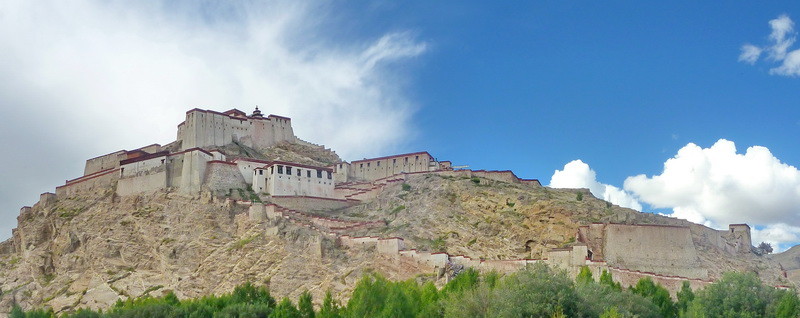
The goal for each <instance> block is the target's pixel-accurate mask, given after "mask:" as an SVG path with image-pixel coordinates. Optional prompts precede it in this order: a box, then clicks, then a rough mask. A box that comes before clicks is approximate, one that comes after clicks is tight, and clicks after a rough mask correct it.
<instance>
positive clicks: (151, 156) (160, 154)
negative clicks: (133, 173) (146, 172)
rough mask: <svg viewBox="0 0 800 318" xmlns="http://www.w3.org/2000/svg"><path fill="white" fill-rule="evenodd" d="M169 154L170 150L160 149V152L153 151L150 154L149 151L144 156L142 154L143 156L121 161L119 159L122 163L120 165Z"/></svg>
mask: <svg viewBox="0 0 800 318" xmlns="http://www.w3.org/2000/svg"><path fill="white" fill-rule="evenodd" d="M143 152H144V151H143ZM145 153H146V152H145ZM167 155H169V151H166V150H164V151H159V152H156V153H152V154H148V153H146V155H144V156H141V157H136V158H131V159H125V160H120V161H119V165H120V166H122V165H127V164H130V163H134V162H139V161H145V160H150V159H153V158H158V157H166V156H167Z"/></svg>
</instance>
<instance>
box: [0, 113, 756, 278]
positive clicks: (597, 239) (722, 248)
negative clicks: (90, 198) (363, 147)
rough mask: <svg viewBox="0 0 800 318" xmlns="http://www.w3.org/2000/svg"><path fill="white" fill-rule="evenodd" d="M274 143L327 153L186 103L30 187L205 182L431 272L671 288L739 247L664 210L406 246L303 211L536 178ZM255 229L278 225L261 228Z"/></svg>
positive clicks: (725, 234)
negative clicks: (500, 252)
mask: <svg viewBox="0 0 800 318" xmlns="http://www.w3.org/2000/svg"><path fill="white" fill-rule="evenodd" d="M278 145H290V146H292V147H295V146H296V147H303V149H311V150H313V151H315V152H320V153H325V154H328V155H330V157H331V158H333V157H335V158H338V156H335V153H333V152H332V151H331V150H330V149H327V148H325V147H324V146H321V145H316V144H313V143H310V142H307V141H303V140H301V139H299V138H298V137H297V136H295V134H294V130H293V128H292V122H291V119H290V118H286V117H281V116H276V115H268V116H264V115H263V114H262V113H261V112H260V111H259V109H258V108H256V109H255V111H254V112H253V113H252V114H250V115H247V114H246V113H245V112H242V111H240V110H237V109H232V110H229V111H225V112H216V111H211V110H202V109H192V110H189V111H187V112H186V117H185V119H184V121H183V122H182V123H180V124H179V125H178V126H177V138H176V140H175V141H174V142H171V143H169V144H167V145H163V146H162V145H158V144H153V145H149V146H145V147H141V148H138V149H134V150H119V151H116V152H113V153H109V154H106V155H102V156H99V157H95V158H91V159H88V160H87V161H86V165H85V169H84V173H83V176H81V177H78V178H75V179H72V180H67V181H66V182H65V184H64V185H62V186H59V187H57V188H56V191H55V192H56V193H55V194H53V193H45V194H42V197H41V200H40V203H38V204H39V205H47V204H48V202H53V201H54V200H57V199H62V198H70V197H78V196H82V195H84V194H87V193H92V192H95V191H98V189H113V191H114V194H115V196H117V197H121V198H125V197H133V196H136V195H141V194H147V193H153V192H158V191H166V192H170V193H177V194H181V195H184V196H187V197H193V198H197V197H200V196H201V195H202V194H203V193H211V194H212V195H213V196H215V197H219V198H225V199H224V200H227V201H228V202H229V204H232V205H239V206H241V205H245V206H246V207H247V209H248V214H247V215H248V217H249V219H250V220H252V221H256V222H277V221H288V222H290V223H293V224H295V225H298V226H301V227H304V228H307V229H309V230H310V231H312V232H314V233H319V238H318V239H316V240H312V241H314V242H316V243H313V244H312V245H314V244H316V245H314V246H316V252H315V253H318V254H320V255H321V254H322V253H323V252H322V250H321V249H322V244H321V243H320V242H321V241H320V240H322V239H323V238H324V239H333V240H334V241H335V242H337V243H336V244H338V245H339V246H344V247H355V246H361V245H372V246H375V247H376V249H377V251H378V252H379V253H382V254H389V255H391V256H392V257H403V258H408V259H413V260H415V261H418V262H420V263H423V264H427V265H430V266H431V267H433V268H434V269H436V270H439V271H445V270H447V269H452V268H454V267H458V266H461V267H464V266H466V267H474V268H479V269H481V270H499V271H512V270H517V269H519V268H521V267H524V266H525V265H526V264H530V263H536V262H547V263H548V264H550V265H551V266H556V267H561V268H564V269H566V270H568V271H570V272H571V273H573V274H575V273H577V272H578V270H579V269H580V268H581V267H584V266H586V267H589V268H590V269H591V270H592V271H594V272H595V274H596V275H597V276H599V274H600V272H601V271H603V270H607V271H611V272H612V273H613V274H614V275H615V276H614V277H615V279H616V280H618V281H620V282H622V283H623V285H626V286H627V285H632V284H635V283H636V281H637V280H638V279H639V278H641V277H651V278H653V279H654V280H656V281H658V282H660V283H662V284H664V285H665V286H667V287H668V288H669V289H670V290H672V291H673V292H674V291H675V290H677V288H679V287H680V282H682V281H684V280H689V281H690V282H691V283H692V286H694V287H697V286H703V285H704V284H707V283H708V282H709V279H711V278H712V277H710V275H709V272H708V270H707V269H706V268H704V267H703V264H702V260H701V257H700V254H701V252H704V251H706V250H708V249H713V250H714V251H717V252H719V253H725V254H726V255H730V256H735V255H744V254H749V253H751V241H750V228H749V226H747V225H746V224H734V225H731V226H730V228H729V229H728V230H724V231H718V230H714V229H711V228H708V227H705V226H702V225H697V224H690V223H688V222H685V221H680V220H675V219H670V220H668V221H664V222H666V223H665V224H667V223H669V225H656V224H615V223H609V222H606V223H583V224H587V225H584V226H581V227H579V228H577V229H575V230H576V234H575V238H574V239H573V240H572V241H571V242H572V244H569V245H568V246H567V247H562V248H553V249H549V250H548V251H547V252H546V253H544V254H541V255H540V256H541V257H540V258H538V259H534V258H533V257H531V258H530V259H510V260H484V259H474V258H470V257H466V256H459V255H450V254H447V253H432V252H423V251H417V250H415V249H407V248H406V243H405V242H404V240H403V239H402V238H399V237H391V238H381V237H376V236H361V237H359V236H352V235H351V231H355V230H360V229H368V228H373V227H383V226H386V221H384V220H369V221H352V220H344V219H337V218H335V217H333V216H332V215H331V217H323V216H320V215H319V214H314V213H309V211H321V210H335V209H340V208H344V207H352V206H354V205H357V204H359V203H360V202H366V201H369V200H371V199H374V198H376V197H377V196H378V195H379V194H380V193H381V191H383V190H384V189H385V188H386V187H387V186H388V185H391V184H396V183H397V182H406V180H408V179H409V178H412V177H414V176H417V175H437V176H440V177H442V178H451V179H456V178H461V179H470V180H471V181H472V182H475V183H476V184H480V183H482V182H484V181H482V180H484V179H485V180H491V181H492V182H500V183H506V184H516V185H519V186H521V187H532V188H542V186H541V184H540V183H539V181H538V180H536V179H521V178H519V177H517V176H516V175H515V174H514V173H513V172H511V171H484V170H465V169H453V166H452V164H451V162H449V161H440V160H437V159H436V158H435V157H433V156H432V155H431V154H430V153H428V152H425V151H421V152H414V153H406V154H398V155H391V156H385V157H378V158H369V159H362V160H356V161H352V162H346V161H343V160H335V161H331V162H322V161H319V160H316V161H315V160H310V159H309V160H299V159H298V160H293V159H292V158H289V157H287V158H283V157H280V156H277V157H273V158H260V157H259V154H260V153H261V152H262V151H263V150H265V149H268V148H270V147H275V146H278ZM404 185H405V184H404ZM244 189H247V190H244ZM235 191H239V192H240V193H239V194H240V195H239V197H238V198H237V199H233V198H232V195H235V194H236V193H234V192H235ZM245 191H246V192H247V193H244V192H245ZM454 199H455V198H454ZM510 206H512V207H513V205H510ZM609 207H610V205H609ZM31 210H32V208H31V207H23V208H22V211H21V213H20V217H19V218H18V220H19V221H20V222H22V221H23V220H25V219H26V218H29V216H30V214H31ZM664 219H665V220H666V219H668V218H664ZM267 232H268V233H272V234H276V233H279V232H280V231H278V230H277V227H271V228H268V229H267ZM13 235H14V238H13V241H12V243H11V244H12V245H11V246H8V245H7V246H5V247H3V246H0V247H3V248H5V249H7V250H10V251H17V252H19V251H22V250H24V249H25V247H26V246H28V245H29V243H26V242H27V241H28V240H30V238H26V237H23V235H22V234H21V233H19V232H18V231H16V230H15V231H14V232H13ZM715 253H716V252H715ZM597 276H596V277H597Z"/></svg>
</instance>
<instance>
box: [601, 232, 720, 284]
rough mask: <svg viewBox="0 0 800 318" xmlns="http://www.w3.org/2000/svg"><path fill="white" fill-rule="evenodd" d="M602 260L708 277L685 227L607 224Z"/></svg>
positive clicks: (635, 267) (639, 268)
mask: <svg viewBox="0 0 800 318" xmlns="http://www.w3.org/2000/svg"><path fill="white" fill-rule="evenodd" d="M604 238H605V242H604V250H603V253H604V260H605V261H606V262H608V263H609V264H610V265H612V266H615V267H620V268H627V269H630V270H636V271H642V272H653V273H659V274H660V275H674V276H682V277H689V278H699V279H705V278H708V271H707V270H705V269H703V268H700V259H699V257H698V255H697V250H696V249H695V247H694V243H693V242H692V235H691V231H690V230H689V228H688V227H678V226H656V225H623V224H608V225H606V226H605V233H604Z"/></svg>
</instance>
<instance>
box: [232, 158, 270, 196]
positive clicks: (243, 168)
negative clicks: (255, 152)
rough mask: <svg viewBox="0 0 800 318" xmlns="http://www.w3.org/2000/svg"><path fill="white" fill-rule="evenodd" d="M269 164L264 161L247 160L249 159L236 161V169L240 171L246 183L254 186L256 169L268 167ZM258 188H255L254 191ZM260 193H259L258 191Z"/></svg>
mask: <svg viewBox="0 0 800 318" xmlns="http://www.w3.org/2000/svg"><path fill="white" fill-rule="evenodd" d="M266 165H267V162H266V161H262V160H258V161H256V160H247V159H238V160H236V167H237V168H238V169H239V174H240V175H242V177H243V178H244V181H245V182H246V183H247V184H249V185H251V186H252V185H253V179H254V176H255V174H256V173H255V172H256V171H255V170H256V168H261V167H263V166H266ZM255 189H256V188H255V187H254V188H253V190H255ZM256 192H258V191H256Z"/></svg>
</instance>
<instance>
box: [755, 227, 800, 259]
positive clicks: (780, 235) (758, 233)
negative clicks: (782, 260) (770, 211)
mask: <svg viewBox="0 0 800 318" xmlns="http://www.w3.org/2000/svg"><path fill="white" fill-rule="evenodd" d="M752 241H753V243H754V245H758V243H760V242H767V243H770V244H771V245H772V247H773V248H774V249H775V252H776V253H778V252H783V251H784V250H786V249H787V248H789V247H791V245H794V244H796V243H797V242H800V227H796V226H790V225H787V224H785V223H778V224H770V225H768V226H766V227H765V228H763V229H761V230H759V229H755V228H754V229H752ZM787 243H790V244H787Z"/></svg>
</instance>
